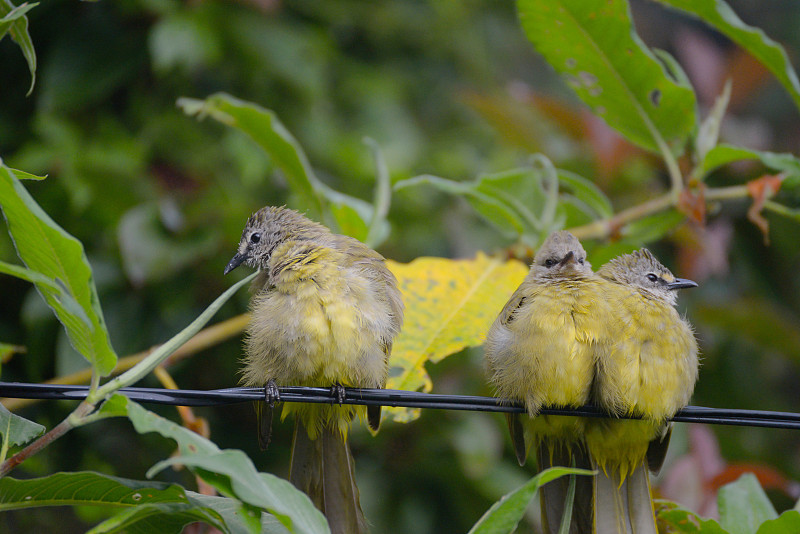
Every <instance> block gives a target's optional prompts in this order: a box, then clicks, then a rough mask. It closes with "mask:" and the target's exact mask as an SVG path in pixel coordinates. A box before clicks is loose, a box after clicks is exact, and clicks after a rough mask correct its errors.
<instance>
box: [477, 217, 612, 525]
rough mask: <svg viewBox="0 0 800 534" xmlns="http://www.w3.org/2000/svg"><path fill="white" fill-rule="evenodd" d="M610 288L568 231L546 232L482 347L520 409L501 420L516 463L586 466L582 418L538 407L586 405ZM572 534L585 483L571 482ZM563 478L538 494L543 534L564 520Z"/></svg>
mask: <svg viewBox="0 0 800 534" xmlns="http://www.w3.org/2000/svg"><path fill="white" fill-rule="evenodd" d="M615 289H616V288H615V286H614V285H613V284H611V283H609V282H608V281H607V280H604V279H602V278H600V277H599V276H597V275H596V274H595V273H593V272H592V268H591V264H590V263H589V262H588V261H587V259H586V251H585V250H584V248H583V246H582V245H581V244H580V242H579V241H578V239H577V238H576V237H575V236H574V235H572V234H571V233H569V232H568V231H565V230H561V231H557V232H553V233H551V234H550V235H549V236H548V237H547V239H545V241H544V242H543V243H542V245H541V246H540V247H539V250H538V251H537V252H536V255H535V256H534V259H533V263H532V265H531V269H530V272H529V273H528V275H527V276H526V278H525V279H524V280H523V282H522V284H521V285H520V286H519V288H518V289H517V290H516V291H515V292H514V293H513V295H512V296H511V298H510V299H509V301H508V303H506V305H505V307H504V308H503V309H502V311H501V312H500V314H499V315H498V317H497V319H496V320H495V321H494V323H493V324H492V326H491V328H490V329H489V332H488V333H487V336H486V341H485V343H484V356H485V362H486V367H487V372H488V374H489V377H490V381H491V383H492V384H493V385H494V388H495V391H496V393H497V395H498V396H499V397H501V398H504V399H509V400H512V401H516V402H519V403H521V404H522V405H523V406H524V407H525V411H526V412H527V416H525V415H523V414H507V416H506V418H507V421H508V427H509V432H510V434H511V441H512V444H513V446H514V451H515V454H516V456H517V460H518V461H519V463H520V465H524V464H525V462H526V459H527V455H528V450H529V448H531V447H533V448H534V450H535V451H536V456H537V459H538V463H539V468H540V469H544V468H546V467H549V466H554V465H562V466H568V467H569V466H573V467H582V468H590V467H591V462H590V459H589V458H588V456H587V449H586V447H585V442H584V439H583V433H584V425H585V420H584V419H583V418H580V417H572V416H558V415H539V411H540V409H541V408H542V407H543V406H546V405H547V406H563V407H573V408H577V407H580V406H583V405H585V404H587V403H588V401H589V400H590V394H591V390H592V384H593V381H594V375H595V363H596V355H595V353H596V351H597V346H598V344H600V343H607V342H608V340H609V339H610V335H609V333H608V330H609V325H608V324H607V322H608V321H609V320H613V319H614V317H615V315H614V311H613V310H612V308H611V306H610V305H609V304H608V300H607V298H606V297H607V293H608V291H609V290H611V291H613V290H615ZM574 482H575V483H576V487H575V506H574V507H573V511H572V516H571V519H570V521H571V522H570V528H569V532H570V533H580V532H590V529H591V519H592V511H591V508H590V507H591V504H592V499H591V489H592V488H591V484H592V483H591V479H590V478H589V477H586V476H578V477H576V478H575V480H574ZM568 484H569V479H565V478H563V477H562V478H559V479H557V480H555V481H552V482H550V483H548V484H546V485H544V486H543V487H542V488H540V502H541V507H542V517H543V523H544V527H545V531H546V532H556V531H558V530H559V525H560V524H561V522H562V515H563V514H564V506H565V502H564V501H565V499H566V495H567V493H568V491H567V490H568Z"/></svg>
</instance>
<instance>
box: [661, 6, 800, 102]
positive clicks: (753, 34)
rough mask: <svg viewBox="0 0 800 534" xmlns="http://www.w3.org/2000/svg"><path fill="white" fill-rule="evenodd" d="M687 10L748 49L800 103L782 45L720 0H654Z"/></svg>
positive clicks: (799, 89) (799, 85)
mask: <svg viewBox="0 0 800 534" xmlns="http://www.w3.org/2000/svg"><path fill="white" fill-rule="evenodd" d="M656 1H658V2H660V3H662V4H664V5H667V6H670V7H674V8H676V9H680V10H682V11H685V12H687V13H690V14H692V15H694V16H696V17H698V18H699V19H700V20H702V21H703V22H705V23H706V24H709V25H711V26H713V27H714V29H716V30H717V31H719V32H720V33H722V34H724V35H726V36H727V37H728V38H729V39H730V40H731V41H733V42H735V43H737V44H738V45H739V46H741V47H742V48H744V49H745V50H747V51H748V52H750V53H751V54H752V55H753V56H754V57H755V58H756V59H758V60H759V61H760V62H761V63H763V64H764V66H765V67H767V68H768V69H769V70H770V71H771V72H772V74H774V75H775V77H776V78H778V80H780V82H781V84H783V86H784V87H785V88H786V90H787V91H789V94H790V95H791V96H792V99H793V100H794V102H795V105H797V106H798V107H800V81H798V79H797V73H796V72H795V71H794V68H793V67H792V64H791V62H790V61H789V58H788V57H787V55H786V52H785V51H784V50H783V48H782V47H781V46H780V45H779V44H778V43H776V42H775V41H773V40H772V39H770V38H769V37H767V36H766V35H765V34H764V32H763V31H761V30H760V29H759V28H754V27H752V26H748V25H747V24H745V23H744V22H742V20H741V19H740V18H739V17H738V16H737V15H736V13H734V11H733V10H732V9H731V8H730V6H729V5H728V4H726V3H725V2H724V1H723V0H656Z"/></svg>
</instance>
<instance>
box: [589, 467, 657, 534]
mask: <svg viewBox="0 0 800 534" xmlns="http://www.w3.org/2000/svg"><path fill="white" fill-rule="evenodd" d="M595 467H596V466H595ZM596 468H597V467H596ZM597 470H598V474H597V475H596V476H595V477H594V532H595V533H596V534H658V529H657V528H656V518H655V513H654V511H653V500H652V498H651V495H650V476H649V474H648V470H647V463H646V462H644V461H643V462H642V463H641V464H639V466H638V467H636V468H635V469H634V470H633V471H632V472H631V473H629V474H628V476H627V477H625V480H624V481H622V482H620V475H619V472H618V471H614V470H613V469H609V470H608V472H607V473H606V472H605V471H604V470H603V469H597Z"/></svg>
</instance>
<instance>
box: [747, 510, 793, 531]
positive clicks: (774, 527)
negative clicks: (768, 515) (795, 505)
mask: <svg viewBox="0 0 800 534" xmlns="http://www.w3.org/2000/svg"><path fill="white" fill-rule="evenodd" d="M797 532H800V512H798V511H797V510H787V511H785V512H783V513H782V514H781V515H780V517H778V518H777V519H770V520H769V521H765V522H764V523H762V524H761V526H760V527H758V530H757V531H756V534H796V533H797Z"/></svg>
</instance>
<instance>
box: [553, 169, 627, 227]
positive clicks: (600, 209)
mask: <svg viewBox="0 0 800 534" xmlns="http://www.w3.org/2000/svg"><path fill="white" fill-rule="evenodd" d="M558 181H559V182H560V183H561V188H562V193H563V189H564V188H565V187H566V188H567V190H568V191H569V192H570V193H571V194H572V196H574V197H575V198H576V199H578V200H580V201H581V202H583V203H584V204H585V205H586V206H587V207H588V208H590V209H591V210H592V211H593V212H594V217H593V218H594V219H598V218H599V219H607V218H609V217H611V216H612V215H614V208H613V206H612V205H611V201H610V200H609V199H608V197H607V196H606V195H605V193H603V191H601V190H600V188H599V187H597V186H596V185H595V184H594V183H592V182H591V181H590V180H587V179H586V178H584V177H583V176H580V175H579V174H575V173H574V172H570V171H565V170H562V169H559V170H558Z"/></svg>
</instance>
